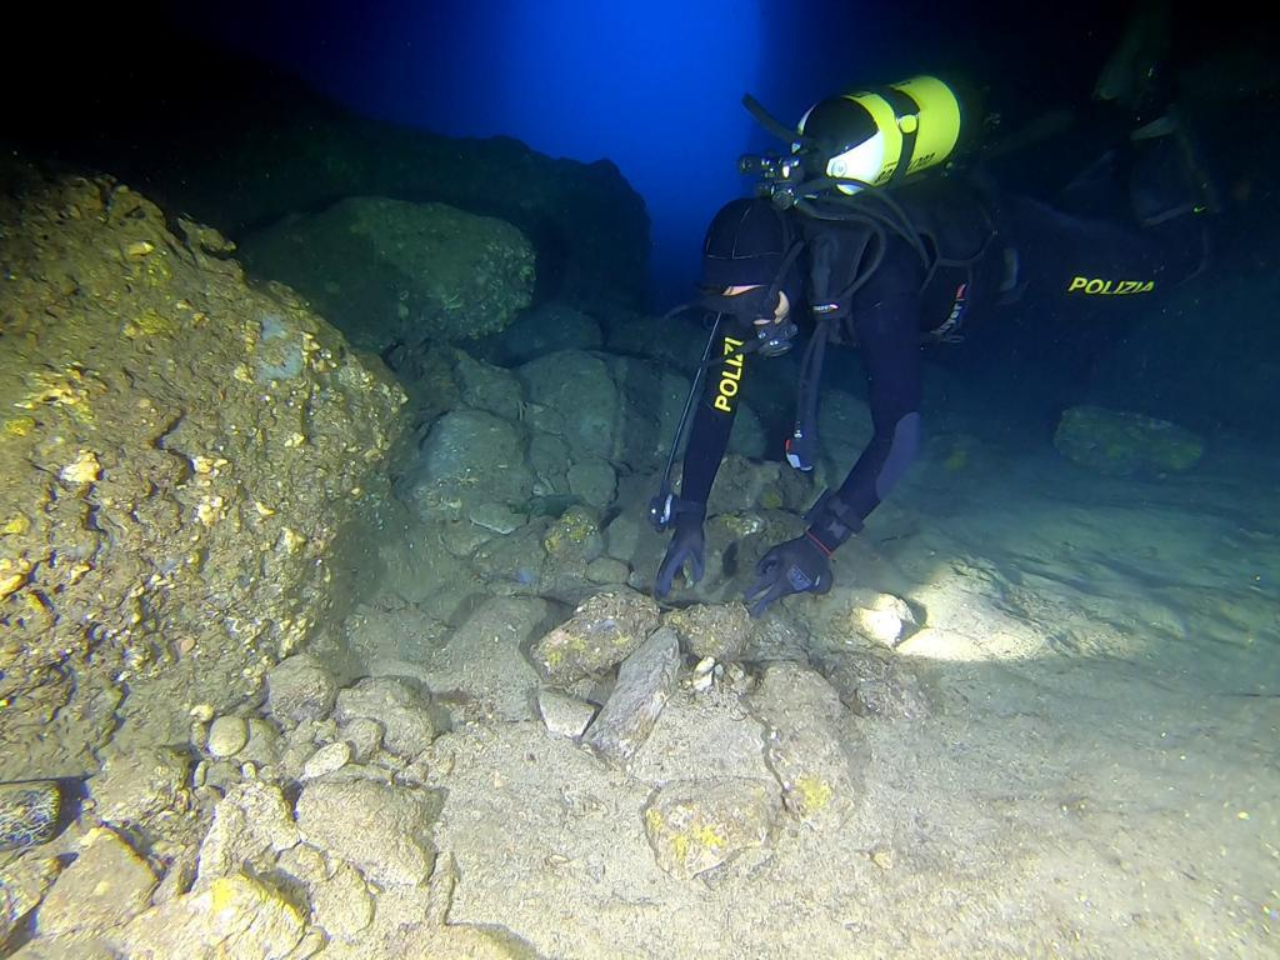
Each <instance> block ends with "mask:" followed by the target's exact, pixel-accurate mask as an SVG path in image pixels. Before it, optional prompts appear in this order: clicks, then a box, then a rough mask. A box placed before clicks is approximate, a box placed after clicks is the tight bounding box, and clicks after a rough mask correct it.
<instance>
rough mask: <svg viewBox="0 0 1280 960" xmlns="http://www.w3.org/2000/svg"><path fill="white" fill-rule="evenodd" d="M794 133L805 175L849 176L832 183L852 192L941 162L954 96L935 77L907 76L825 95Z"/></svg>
mask: <svg viewBox="0 0 1280 960" xmlns="http://www.w3.org/2000/svg"><path fill="white" fill-rule="evenodd" d="M798 132H799V134H800V137H801V142H797V143H795V144H793V145H792V152H793V153H796V154H802V155H804V157H805V167H806V172H807V173H808V175H809V176H810V177H832V178H834V179H837V180H851V181H857V183H841V184H838V185H837V188H838V189H839V190H840V191H841V192H843V193H846V194H855V193H858V192H859V191H860V190H862V189H863V186H862V185H863V184H866V185H870V186H876V187H883V186H887V185H891V184H893V183H897V182H899V181H901V180H902V179H903V178H905V177H907V176H910V175H911V174H915V173H919V172H920V171H922V170H927V169H929V168H930V167H935V166H937V165H938V164H940V163H942V162H943V161H945V160H946V159H947V157H948V156H950V155H951V152H952V151H953V150H954V149H955V147H956V143H957V141H958V140H959V139H960V102H959V100H958V99H957V97H956V95H955V93H954V92H953V91H952V89H951V88H950V87H949V86H947V85H946V84H945V83H943V82H942V81H941V80H939V79H938V78H937V77H930V76H919V77H912V78H911V79H909V80H904V81H902V82H901V83H894V84H890V85H889V86H887V87H879V88H875V89H872V90H864V91H859V92H857V93H847V94H842V95H840V96H837V97H829V98H828V99H826V100H823V101H821V102H820V103H817V104H815V105H814V106H812V107H810V108H809V110H808V111H807V112H806V113H805V115H804V117H803V118H801V120H800V124H799V128H798Z"/></svg>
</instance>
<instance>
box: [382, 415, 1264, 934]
mask: <svg viewBox="0 0 1280 960" xmlns="http://www.w3.org/2000/svg"><path fill="white" fill-rule="evenodd" d="M1026 441H1027V438H1025V437H1010V438H1008V441H1007V443H1000V442H996V443H987V444H985V445H983V446H982V447H981V450H980V452H977V453H974V454H973V455H972V456H970V457H969V458H968V460H967V464H966V466H965V468H964V469H963V470H961V471H957V472H955V473H945V474H944V472H943V471H941V470H940V469H939V468H936V467H930V466H929V465H928V464H927V463H926V464H924V465H923V466H918V467H917V468H916V469H915V470H914V471H913V473H912V476H911V478H910V479H909V480H908V482H907V483H905V484H904V485H903V488H902V489H901V490H899V491H897V492H895V495H894V497H893V498H892V500H891V502H889V503H886V504H885V505H884V506H882V508H881V510H880V511H878V512H877V514H876V515H875V517H874V518H873V522H872V523H871V525H870V526H869V528H868V531H867V532H866V533H865V534H864V535H863V536H862V537H860V538H858V539H857V540H855V541H853V542H851V543H850V544H849V545H847V546H846V548H845V549H844V550H843V551H842V552H841V554H840V556H839V557H838V568H837V572H838V576H839V578H840V581H841V582H842V583H855V582H856V583H858V584H859V585H861V586H868V585H870V586H873V587H874V588H875V589H877V590H883V591H886V592H890V593H895V594H897V595H899V596H902V597H905V598H907V599H909V600H910V602H911V603H912V604H914V605H915V606H916V607H917V609H920V610H923V611H925V613H926V617H925V621H926V622H925V626H924V628H923V629H922V630H921V631H920V632H919V633H917V634H915V635H914V636H913V637H911V638H910V639H909V640H908V641H907V642H906V643H905V644H903V645H902V646H901V647H899V648H898V653H897V655H899V656H901V657H903V658H906V660H907V662H908V663H909V664H910V665H911V666H912V668H913V669H915V670H916V672H918V674H919V675H920V677H921V678H922V679H923V680H924V682H925V685H926V689H927V690H928V691H929V696H930V698H931V700H932V702H933V706H934V710H933V714H932V716H930V717H927V718H925V719H922V720H918V721H884V720H874V719H863V718H855V719H856V723H851V725H850V728H849V729H850V730H851V736H852V737H853V738H854V739H855V740H856V741H857V742H856V743H850V744H848V746H849V748H850V752H851V754H852V755H855V756H857V757H860V758H861V761H860V762H861V763H862V764H863V768H862V770H861V775H860V783H859V789H860V791H861V795H860V796H859V797H858V798H857V801H856V803H855V804H854V805H853V809H852V812H851V814H850V815H849V816H848V817H847V818H846V819H845V820H844V821H843V822H842V823H840V824H839V825H836V826H834V827H828V828H824V829H820V830H819V829H812V828H809V827H806V826H804V825H801V824H799V823H796V822H793V821H786V818H784V825H783V827H782V829H781V831H780V832H779V834H778V836H776V837H775V838H774V842H773V843H772V844H771V846H770V848H769V850H768V851H767V853H766V854H762V855H758V856H755V857H753V858H751V859H750V860H749V861H747V862H744V863H742V864H739V865H738V866H737V867H736V868H734V869H729V870H724V871H719V872H717V873H715V874H713V875H712V876H711V879H710V880H704V879H694V880H688V881H681V880H677V879H673V878H672V877H669V876H667V875H666V874H664V873H663V872H662V871H661V870H660V869H659V868H658V867H657V865H656V864H655V861H654V856H653V853H652V851H651V850H650V848H649V846H648V844H647V843H646V841H645V836H644V831H643V828H642V826H641V819H642V817H641V812H642V810H643V808H644V804H645V803H646V801H647V799H648V798H649V797H650V796H651V794H652V784H651V783H645V782H642V781H641V780H638V779H636V778H633V777H630V776H628V774H627V773H625V772H619V771H611V770H609V769H607V768H606V767H605V766H604V765H603V764H601V763H599V762H598V761H596V760H595V759H594V758H592V757H590V756H589V755H587V754H586V753H585V751H583V750H582V749H581V748H579V747H576V746H574V745H573V744H572V743H571V742H569V741H566V740H561V739H557V738H555V737H552V736H550V735H549V734H548V733H547V731H546V730H545V729H544V728H543V726H542V724H541V723H540V722H537V721H529V722H525V723H499V722H494V723H491V724H484V723H480V724H473V725H462V726H461V727H460V728H459V729H458V730H456V731H455V732H454V733H452V734H450V735H449V736H448V737H447V738H446V740H445V741H443V744H444V749H446V750H447V751H448V754H449V764H450V767H451V772H450V775H449V776H448V778H447V784H446V789H447V801H446V805H445V811H444V814H443V817H442V820H441V823H440V824H439V826H438V828H437V831H436V841H437V843H438V845H439V846H440V848H441V851H442V854H443V855H444V856H445V857H452V858H453V862H454V863H455V864H456V869H457V873H458V885H457V889H456V891H455V894H454V900H453V906H452V909H451V911H450V915H449V919H450V921H451V922H453V923H464V924H478V925H481V926H483V927H485V928H487V929H489V930H491V931H494V932H498V933H501V934H502V935H503V936H504V937H507V936H509V937H510V938H512V940H513V943H515V944H518V945H520V946H521V949H528V951H529V952H530V953H531V955H535V956H542V957H557V958H561V957H562V958H596V957H602V958H603V957H618V958H621V957H627V958H650V957H651V958H689V957H698V958H748V957H751V958H754V957H759V958H772V957H789V958H791V957H895V958H917V957H918V958H925V957H1053V956H1062V957H1091V958H1092V957H1098V958H1117V957H1162V958H1211V957H1212V958H1218V957H1221V958H1228V957H1242V958H1243V957H1268V956H1280V932H1278V931H1280V829H1278V828H1280V760H1278V754H1277V749H1276V748H1277V730H1278V728H1280V663H1278V662H1277V658H1276V655H1277V650H1278V649H1280V613H1278V610H1280V607H1278V606H1277V600H1278V598H1280V589H1278V586H1277V584H1278V581H1280V510H1278V509H1277V506H1278V504H1277V500H1278V499H1280V495H1278V494H1277V492H1276V489H1275V486H1274V482H1275V477H1276V476H1277V468H1278V467H1280V456H1277V455H1276V453H1275V452H1274V451H1271V452H1263V451H1259V450H1258V449H1256V448H1254V447H1251V446H1250V445H1248V444H1245V443H1232V442H1229V441H1220V442H1216V443H1213V444H1211V448H1210V453H1209V455H1208V456H1207V457H1206V459H1205V461H1204V463H1203V464H1202V465H1201V467H1200V468H1199V469H1197V470H1196V471H1194V472H1193V473H1190V474H1187V475H1183V476H1177V477H1164V478H1160V479H1152V480H1145V481H1143V480H1121V479H1107V478H1101V477H1098V476H1095V475H1092V474H1088V473H1086V472H1084V471H1082V470H1080V469H1078V468H1075V467H1074V466H1072V465H1070V464H1068V463H1067V462H1066V461H1065V460H1063V459H1062V458H1061V457H1059V456H1058V455H1057V454H1056V453H1055V452H1054V451H1053V450H1052V448H1051V447H1050V446H1049V445H1048V443H1047V442H1045V440H1044V439H1043V438H1042V439H1041V440H1040V442H1039V443H1035V442H1031V443H1028V442H1026ZM839 589H840V588H837V590H836V591H835V593H833V597H838V594H839ZM790 602H813V601H812V599H811V598H803V599H801V600H796V601H790ZM824 602H830V601H824ZM398 655H400V656H403V650H401V651H399V654H398ZM678 706H679V705H678V704H677V703H676V702H675V701H673V703H672V705H670V706H669V707H668V710H667V712H666V713H665V714H664V715H663V717H662V718H660V720H659V724H658V728H657V730H656V731H655V734H654V739H653V740H651V741H650V743H649V744H647V745H646V747H645V748H644V750H660V749H662V746H661V744H662V743H664V742H665V743H670V742H672V734H673V732H675V731H672V730H671V729H670V727H668V729H667V730H666V731H664V730H663V725H664V724H668V725H670V724H678V723H681V722H684V721H683V720H682V719H681V718H682V717H685V718H687V717H688V716H689V715H690V714H689V710H690V709H694V710H695V714H696V708H693V707H691V706H690V704H689V703H687V702H686V703H685V705H684V706H685V709H684V710H683V711H682V710H680V709H677V707H678ZM675 733H676V739H678V732H675ZM641 756H642V757H643V751H642V755H641ZM707 762H708V763H710V764H714V758H712V757H707Z"/></svg>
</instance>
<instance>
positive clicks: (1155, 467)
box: [1053, 406, 1204, 477]
mask: <svg viewBox="0 0 1280 960" xmlns="http://www.w3.org/2000/svg"><path fill="white" fill-rule="evenodd" d="M1053 445H1054V446H1055V447H1057V448H1058V452H1059V453H1061V454H1062V455H1063V456H1064V457H1066V458H1067V459H1068V460H1070V461H1072V462H1073V463H1075V464H1078V465H1079V466H1082V467H1084V468H1085V469H1088V470H1093V471H1095V472H1096V473H1101V474H1104V475H1105V476H1109V477H1131V476H1157V475H1159V474H1162V473H1184V472H1186V471H1187V470H1190V469H1192V468H1193V467H1194V466H1195V465H1196V464H1198V463H1199V462H1200V458H1201V457H1202V456H1203V455H1204V441H1203V440H1201V439H1200V438H1199V437H1197V436H1196V435H1195V434H1194V433H1192V432H1191V431H1189V430H1184V429H1183V428H1182V427H1179V426H1178V425H1177V424H1173V423H1170V422H1168V421H1167V420H1157V419H1155V418H1154V417H1146V416H1143V415H1142V414H1138V413H1128V412H1126V411H1120V410H1107V409H1105V408H1103V407H1089V406H1080V407H1072V408H1070V409H1069V410H1066V411H1064V412H1063V414H1062V419H1061V420H1060V421H1059V422H1058V429H1057V431H1055V433H1054V435H1053Z"/></svg>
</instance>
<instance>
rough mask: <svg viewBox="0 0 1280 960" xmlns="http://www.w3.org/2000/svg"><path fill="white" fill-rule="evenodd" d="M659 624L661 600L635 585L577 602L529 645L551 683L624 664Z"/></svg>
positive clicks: (604, 671)
mask: <svg viewBox="0 0 1280 960" xmlns="http://www.w3.org/2000/svg"><path fill="white" fill-rule="evenodd" d="M657 626H658V605H657V604H656V603H655V602H654V601H653V599H652V598H650V597H647V596H645V595H644V594H642V593H638V592H636V591H634V590H628V589H626V588H619V589H617V590H612V591H609V592H607V593H601V594H597V595H596V596H594V597H592V598H591V599H589V600H587V601H586V602H585V603H583V604H582V605H581V606H580V607H578V608H577V609H576V610H575V611H574V614H573V617H572V619H570V620H569V621H568V622H567V623H563V624H561V625H560V626H558V627H556V628H555V629H554V630H552V631H551V632H550V633H548V634H547V635H546V636H544V637H543V638H542V639H540V640H538V641H537V642H536V643H534V644H533V646H532V647H531V648H530V650H529V656H530V657H531V658H532V659H533V662H534V664H535V665H536V666H537V667H538V669H539V670H540V671H541V672H542V674H543V676H545V677H546V678H547V679H548V680H550V681H552V682H553V683H562V684H563V683H572V682H573V681H575V680H580V679H582V678H583V677H589V676H599V675H601V674H604V673H606V672H607V671H609V670H610V669H612V668H613V667H614V666H615V665H616V664H619V663H621V662H622V661H623V660H625V659H626V658H627V657H628V656H630V655H631V654H632V652H634V651H635V650H636V649H638V648H639V647H640V645H641V644H642V643H644V641H645V639H646V638H647V637H648V636H649V634H650V633H651V632H652V631H653V630H654V629H655V628H656V627H657Z"/></svg>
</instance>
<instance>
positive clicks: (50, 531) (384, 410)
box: [0, 160, 403, 779]
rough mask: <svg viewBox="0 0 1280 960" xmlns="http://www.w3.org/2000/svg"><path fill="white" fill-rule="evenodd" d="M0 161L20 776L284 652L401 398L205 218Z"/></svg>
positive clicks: (365, 490)
mask: <svg viewBox="0 0 1280 960" xmlns="http://www.w3.org/2000/svg"><path fill="white" fill-rule="evenodd" d="M4 173H5V176H6V178H8V179H10V182H11V185H12V189H10V190H8V191H6V192H5V194H4V195H3V196H2V197H0V261H3V263H4V264H5V276H6V280H5V297H4V306H3V308H2V313H0V324H2V325H3V329H4V340H5V344H6V346H5V349H4V351H3V353H2V354H0V409H3V411H4V413H3V416H2V418H0V530H3V534H4V535H3V536H0V618H2V619H3V623H4V629H3V631H0V699H3V700H4V702H5V703H6V707H5V723H4V724H3V725H2V726H0V777H4V778H6V779H18V778H21V777H24V776H39V775H41V774H44V775H46V776H47V775H49V774H50V773H51V772H61V771H62V770H67V771H70V772H83V770H84V769H85V768H86V767H91V765H92V763H93V761H92V760H91V759H90V758H89V756H88V753H89V751H90V750H91V749H92V748H96V747H98V746H100V745H101V744H102V742H104V741H105V739H106V738H107V736H109V735H110V733H111V732H112V731H114V730H115V729H116V728H117V727H120V726H123V727H125V728H126V729H127V731H128V733H129V734H131V735H135V736H137V737H139V738H140V739H146V738H149V739H150V740H151V741H152V742H156V741H159V742H166V741H168V742H172V741H173V740H176V739H179V738H180V737H181V736H182V733H181V731H182V727H183V726H185V713H186V710H187V708H188V706H189V705H190V704H191V703H192V702H201V701H209V702H211V703H213V704H215V706H224V705H229V704H230V703H232V702H234V701H235V700H237V699H239V698H241V697H244V696H246V695H248V694H250V693H251V692H252V691H254V690H255V689H256V688H257V686H258V684H259V682H260V680H261V676H262V673H263V672H264V671H265V669H266V668H267V667H269V666H270V665H271V663H273V662H274V661H275V660H276V659H278V658H279V657H280V656H282V655H283V654H286V653H288V652H289V651H291V650H292V649H294V648H296V647H298V646H299V645H300V644H302V643H304V642H306V641H307V639H308V638H309V637H310V636H311V635H312V633H313V632H314V630H315V628H316V625H317V624H318V623H321V622H323V621H324V620H325V618H326V616H327V615H328V613H329V608H330V604H331V603H332V602H333V596H334V595H333V593H332V591H331V587H330V581H331V577H332V573H331V571H330V569H329V560H330V555H331V551H332V549H333V546H334V544H335V541H336V538H337V537H338V536H339V533H340V532H341V531H342V530H343V529H344V528H345V527H346V526H347V524H348V523H349V521H351V520H353V519H355V518H356V516H357V515H358V513H359V510H360V508H361V504H362V503H366V502H367V497H368V495H369V494H370V493H371V491H375V488H376V487H377V482H376V480H375V477H374V474H373V471H374V470H375V468H376V467H377V466H378V465H379V461H380V460H381V459H382V457H383V455H384V454H385V453H386V452H387V450H388V449H389V446H390V444H391V441H392V439H393V437H394V435H395V433H396V432H397V430H398V421H399V407H400V404H401V402H402V398H403V395H402V393H401V392H400V390H399V389H398V388H397V387H396V386H395V385H394V384H393V383H392V382H391V381H390V379H389V378H388V377H387V376H386V374H385V373H379V372H378V371H377V368H376V367H374V366H372V365H369V366H366V365H365V363H364V362H362V361H361V360H360V359H359V358H358V357H357V356H356V355H355V354H353V353H352V352H351V350H350V349H349V347H348V346H347V344H346V342H345V341H344V340H343V338H342V337H341V336H340V335H339V334H338V333H337V331H335V330H334V329H333V328H332V327H330V326H329V325H328V324H326V323H325V322H324V321H322V320H320V319H319V318H318V317H316V316H315V315H314V314H313V313H311V312H310V311H309V310H308V309H307V308H306V307H305V306H304V305H303V304H302V303H301V302H300V301H299V300H298V299H297V298H296V297H295V296H293V295H292V294H291V293H290V292H289V291H288V290H285V289H284V288H280V287H273V288H270V289H267V290H251V289H250V288H249V287H248V286H247V285H246V283H245V281H244V277H243V274H242V272H241V270H240V267H239V265H238V264H237V263H235V262H234V261H233V260H231V259H229V258H228V251H229V244H227V243H226V241H225V240H223V239H222V238H221V237H220V236H218V235H217V234H216V233H214V232H213V231H211V230H207V229H205V228H202V227H200V226H198V225H196V224H192V223H189V222H187V221H181V220H179V221H177V223H176V224H175V225H172V226H171V222H170V221H169V220H168V219H167V218H166V217H165V215H164V214H162V212H161V211H160V210H159V209H157V208H156V206H154V205H153V204H152V203H151V202H149V201H148V200H147V199H146V198H145V197H143V196H142V195H140V194H138V193H136V192H134V191H132V190H130V189H129V188H128V187H125V186H123V185H121V184H118V183H116V182H114V181H112V180H110V179H108V178H105V177H96V178H93V177H89V178H85V177H62V178H57V179H53V178H48V177H45V176H43V175H42V174H40V173H38V172H36V171H35V170H34V169H32V168H29V167H22V166H20V165H17V164H14V162H13V161H12V160H6V169H5V171H4ZM126 679H127V684H128V685H127V688H126V687H125V686H123V683H124V681H125V680H126ZM126 693H127V694H128V695H127V696H126ZM122 720H124V721H127V722H126V723H124V724H121V721H122ZM48 724H53V726H54V729H53V731H52V735H50V734H51V731H50V730H49V728H48V727H47V726H46V725H48ZM51 743H57V744H58V745H59V747H60V750H61V756H60V757H57V756H51V755H50V751H49V744H51ZM37 744H39V745H40V746H39V755H38V756H37V755H36V754H35V752H34V749H35V746H36V745H37ZM51 768H56V769H51Z"/></svg>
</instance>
